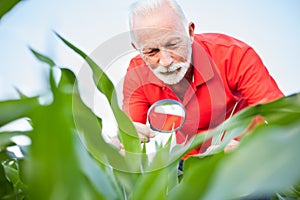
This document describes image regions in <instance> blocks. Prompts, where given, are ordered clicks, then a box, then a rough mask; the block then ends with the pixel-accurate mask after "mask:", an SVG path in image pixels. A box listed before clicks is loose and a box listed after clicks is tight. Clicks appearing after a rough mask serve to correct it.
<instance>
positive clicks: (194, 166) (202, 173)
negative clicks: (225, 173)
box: [168, 154, 224, 200]
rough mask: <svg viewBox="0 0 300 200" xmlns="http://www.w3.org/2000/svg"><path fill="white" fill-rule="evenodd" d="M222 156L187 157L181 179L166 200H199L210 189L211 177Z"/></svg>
mask: <svg viewBox="0 0 300 200" xmlns="http://www.w3.org/2000/svg"><path fill="white" fill-rule="evenodd" d="M223 156H224V155H223V154H217V155H214V156H207V157H204V158H200V157H189V158H188V159H187V160H186V161H185V162H184V165H183V171H184V174H183V179H182V181H181V182H180V184H178V185H177V186H176V187H174V188H173V190H172V191H171V192H170V194H169V196H168V199H172V200H173V199H174V200H176V199H201V197H202V195H203V193H205V192H206V191H207V190H208V189H209V188H210V186H211V179H212V175H213V174H214V173H215V171H216V168H217V166H218V164H219V162H220V160H221V159H222V158H223ZM221 199H222V198H221Z"/></svg>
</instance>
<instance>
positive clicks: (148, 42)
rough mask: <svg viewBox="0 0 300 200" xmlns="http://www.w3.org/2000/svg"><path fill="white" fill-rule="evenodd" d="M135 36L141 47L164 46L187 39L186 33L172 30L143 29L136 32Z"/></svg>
mask: <svg viewBox="0 0 300 200" xmlns="http://www.w3.org/2000/svg"><path fill="white" fill-rule="evenodd" d="M135 35H136V38H137V42H138V45H139V46H155V45H163V44H165V43H168V42H172V41H174V40H178V39H182V40H183V39H184V38H186V37H187V35H186V33H185V32H184V33H182V32H180V31H176V30H170V29H153V28H147V29H141V30H136V31H135Z"/></svg>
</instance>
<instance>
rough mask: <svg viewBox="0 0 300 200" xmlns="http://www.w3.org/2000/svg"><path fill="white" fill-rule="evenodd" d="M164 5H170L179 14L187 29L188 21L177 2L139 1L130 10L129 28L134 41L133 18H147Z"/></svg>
mask: <svg viewBox="0 0 300 200" xmlns="http://www.w3.org/2000/svg"><path fill="white" fill-rule="evenodd" d="M164 4H167V5H169V6H170V8H172V9H173V10H174V11H175V13H177V14H178V16H179V18H180V19H181V23H182V24H183V26H186V27H187V25H188V21H187V19H186V16H185V14H184V12H183V10H182V8H181V7H180V5H179V4H178V3H177V1H176V0H138V1H136V2H135V3H133V4H132V5H131V7H130V9H129V28H130V31H131V37H132V39H134V35H133V17H134V16H147V15H149V14H151V13H152V12H154V11H155V10H157V9H159V8H160V7H161V6H162V5H164Z"/></svg>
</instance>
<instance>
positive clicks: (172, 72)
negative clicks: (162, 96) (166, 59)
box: [160, 67, 181, 76]
mask: <svg viewBox="0 0 300 200" xmlns="http://www.w3.org/2000/svg"><path fill="white" fill-rule="evenodd" d="M180 70H181V67H179V68H178V69H176V70H173V71H166V72H160V73H161V74H162V75H165V76H167V75H171V74H174V73H178V72H179V71H180Z"/></svg>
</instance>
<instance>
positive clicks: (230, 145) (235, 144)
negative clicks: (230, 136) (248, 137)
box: [224, 140, 240, 153]
mask: <svg viewBox="0 0 300 200" xmlns="http://www.w3.org/2000/svg"><path fill="white" fill-rule="evenodd" d="M239 144H240V142H238V141H236V140H231V141H230V142H229V143H228V144H227V145H226V147H225V148H224V152H225V153H228V152H231V151H232V150H234V149H236V148H237V147H238V146H239Z"/></svg>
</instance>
